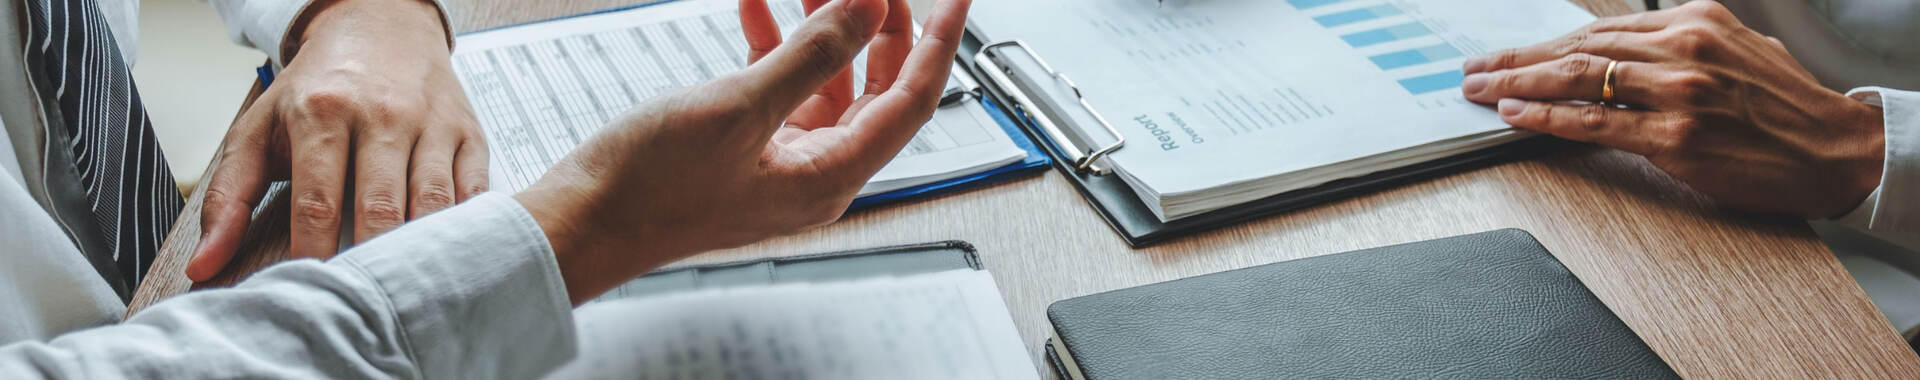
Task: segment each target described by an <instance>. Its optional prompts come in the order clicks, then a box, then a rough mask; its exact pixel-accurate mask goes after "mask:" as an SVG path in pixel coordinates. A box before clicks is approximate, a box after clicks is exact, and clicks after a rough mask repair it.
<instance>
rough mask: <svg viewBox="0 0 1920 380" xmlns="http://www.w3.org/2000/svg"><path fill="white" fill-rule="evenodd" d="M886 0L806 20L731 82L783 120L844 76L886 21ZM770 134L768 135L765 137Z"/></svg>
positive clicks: (838, 5)
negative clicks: (857, 55) (819, 91)
mask: <svg viewBox="0 0 1920 380" xmlns="http://www.w3.org/2000/svg"><path fill="white" fill-rule="evenodd" d="M886 11H887V10H886V0H836V1H834V2H832V3H828V4H827V5H826V6H823V7H821V8H820V10H819V11H816V12H814V15H813V16H811V17H808V18H807V21H806V23H804V24H801V25H800V28H799V30H797V31H795V32H794V38H793V39H792V40H791V41H788V43H783V44H781V45H780V46H779V47H777V48H774V49H773V51H771V52H769V53H767V56H766V57H763V58H761V60H760V62H757V63H755V64H754V65H753V66H751V67H748V68H747V69H746V70H744V71H741V72H738V73H736V74H735V75H733V76H730V77H729V78H730V79H732V80H735V82H734V83H729V85H737V86H738V87H739V88H740V91H738V93H742V94H745V96H746V97H747V98H750V99H756V101H759V102H763V103H762V105H763V106H764V107H763V108H762V109H766V110H769V111H772V112H771V113H772V114H775V115H778V116H779V117H785V116H786V115H787V114H790V113H792V112H793V110H794V109H795V108H798V107H799V106H800V104H801V102H803V101H806V100H807V99H808V98H810V97H812V96H813V94H814V93H815V92H817V91H818V90H820V89H821V88H822V86H824V85H826V84H827V82H828V81H829V80H831V79H833V78H835V77H838V76H839V75H840V74H841V73H842V72H844V71H845V70H846V68H847V66H848V65H850V64H851V63H852V62H853V57H854V56H855V55H856V54H859V52H860V49H861V48H863V47H865V46H866V44H867V41H868V40H869V39H871V38H873V34H874V32H875V31H876V30H877V29H878V28H879V27H880V23H881V19H882V18H883V17H886V14H885V13H886ZM767 132H768V133H772V131H771V130H769V131H767Z"/></svg>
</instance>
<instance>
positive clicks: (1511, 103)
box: [1500, 99, 1527, 117]
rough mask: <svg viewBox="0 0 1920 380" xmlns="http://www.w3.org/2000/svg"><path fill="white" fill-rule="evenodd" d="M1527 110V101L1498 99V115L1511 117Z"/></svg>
mask: <svg viewBox="0 0 1920 380" xmlns="http://www.w3.org/2000/svg"><path fill="white" fill-rule="evenodd" d="M1526 110H1527V101H1525V100H1520V99H1500V116H1502V117H1513V116H1515V115H1519V114H1520V112H1521V111H1526Z"/></svg>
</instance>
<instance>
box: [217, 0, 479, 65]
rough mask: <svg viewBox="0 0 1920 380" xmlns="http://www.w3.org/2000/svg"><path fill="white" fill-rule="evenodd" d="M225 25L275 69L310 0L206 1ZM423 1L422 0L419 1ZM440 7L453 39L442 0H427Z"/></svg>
mask: <svg viewBox="0 0 1920 380" xmlns="http://www.w3.org/2000/svg"><path fill="white" fill-rule="evenodd" d="M207 1H208V2H211V3H213V9H214V11H216V12H219V13H220V21H221V22H223V23H225V24H227V37H229V38H232V39H233V42H234V43H237V44H240V45H241V46H246V47H250V48H254V49H258V50H260V51H261V52H264V53H267V57H269V58H272V59H273V66H274V67H275V68H279V67H286V66H287V61H286V60H287V59H290V58H293V57H292V56H291V54H290V53H292V52H293V51H294V50H296V49H294V48H296V46H283V41H286V40H287V37H288V34H289V33H292V32H293V31H292V30H291V29H290V28H291V27H292V26H293V19H294V18H295V17H299V16H300V14H302V13H305V12H306V9H307V6H308V5H309V4H311V1H312V0H207ZM423 1H425V0H423ZM431 1H433V5H434V6H435V7H437V8H439V9H440V26H441V27H442V28H444V30H446V31H447V36H448V38H447V42H448V43H449V44H451V43H452V42H453V38H452V36H453V23H452V22H449V20H451V18H449V17H448V14H447V4H446V0H431Z"/></svg>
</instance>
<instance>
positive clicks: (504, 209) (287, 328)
mask: <svg viewBox="0 0 1920 380" xmlns="http://www.w3.org/2000/svg"><path fill="white" fill-rule="evenodd" d="M571 310H572V305H571V304H570V302H569V301H568V298H567V292H566V286H565V283H564V282H563V281H562V279H561V277H560V271H559V267H558V265H557V264H556V262H555V259H554V255H553V252H552V249H551V247H550V246H549V245H548V244H547V241H546V236H545V234H544V233H543V232H542V231H541V229H540V226H539V225H538V224H536V223H535V222H534V220H533V217H532V216H531V215H529V214H527V212H526V209H524V208H522V207H521V206H520V204H519V203H518V202H515V201H514V200H513V199H512V198H510V197H508V196H506V195H502V194H487V195H482V196H480V197H476V198H473V199H471V200H469V201H468V202H467V203H465V204H462V205H460V206H457V207H454V208H451V209H447V210H445V211H442V212H440V213H438V214H435V215H433V216H430V217H427V218H425V219H422V220H419V221H416V222H413V223H409V224H407V225H405V226H403V227H401V228H400V229H398V230H395V231H393V232H391V233H388V234H386V235H384V236H381V237H380V238H377V239H374V240H372V241H369V242H368V243H367V244H365V245H362V246H360V247H356V248H354V249H352V250H349V251H347V252H346V253H343V254H342V255H341V256H339V257H337V258H335V259H333V260H331V261H327V262H324V263H323V262H320V261H316V260H299V261H292V262H288V263H283V264H279V265H275V266H273V267H271V268H269V269H267V270H265V271H262V272H260V273H258V274H255V275H254V276H253V277H252V278H250V279H248V280H247V281H245V282H243V283H241V284H240V285H238V286H236V287H234V288H231V289H220V290H208V291H199V292H193V293H188V294H185V295H181V296H178V297H175V298H172V299H168V300H166V301H164V302H160V303H158V304H155V305H154V306H153V307H151V308H149V309H147V310H144V311H141V312H140V313H139V314H136V315H134V316H133V317H132V318H131V319H128V320H127V321H126V322H124V323H120V324H117V325H109V326H102V327H96V328H93V329H89V330H82V331H78V332H73V333H69V334H66V335H63V336H60V337H57V338H55V339H53V340H52V341H49V342H24V343H16V344H12V345H8V346H4V347H0V378H6V379H31V378H41V377H52V378H95V379H121V378H130V379H142V378H290V377H291V378H352V379H359V378H444V379H492V378H508V379H520V378H533V377H538V376H540V375H542V374H544V373H546V372H547V371H550V370H552V369H553V368H555V367H557V366H559V365H560V364H564V363H565V362H566V361H567V360H570V359H571V358H572V357H573V356H574V354H575V353H576V351H577V350H578V348H577V346H576V344H577V343H576V342H575V339H576V338H575V331H574V322H573V315H572V314H571Z"/></svg>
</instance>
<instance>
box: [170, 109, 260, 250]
mask: <svg viewBox="0 0 1920 380" xmlns="http://www.w3.org/2000/svg"><path fill="white" fill-rule="evenodd" d="M262 108H265V107H262ZM259 111H260V112H249V113H248V114H249V116H252V117H244V118H243V119H242V120H241V122H240V123H237V124H235V125H234V129H235V130H234V134H233V136H232V137H230V138H229V139H228V140H229V141H227V143H226V144H222V145H221V152H220V156H219V161H217V162H216V163H215V166H214V169H213V175H212V176H211V177H210V178H211V180H209V181H207V184H206V185H204V186H206V193H205V194H204V196H202V198H201V206H200V242H199V245H198V247H196V248H195V249H194V251H193V256H192V257H191V258H189V259H187V279H189V280H192V281H194V282H201V281H207V280H211V279H213V277H214V276H215V275H218V274H220V271H221V270H222V269H225V268H226V266H227V263H228V262H229V261H232V259H233V255H234V253H235V252H237V251H239V250H240V242H241V239H242V238H244V237H245V235H246V232H247V225H248V224H250V223H251V222H252V218H253V208H254V206H255V205H258V204H259V203H260V198H261V197H263V196H265V195H266V191H267V184H268V183H269V181H268V180H267V162H266V161H267V150H268V149H272V146H271V145H270V141H269V140H270V139H269V137H268V136H267V133H265V132H264V131H267V130H268V129H269V128H268V127H269V126H268V125H266V124H265V123H266V121H265V120H264V119H266V117H265V116H253V115H256V114H266V113H269V112H265V111H266V110H265V109H261V110H259Z"/></svg>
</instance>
